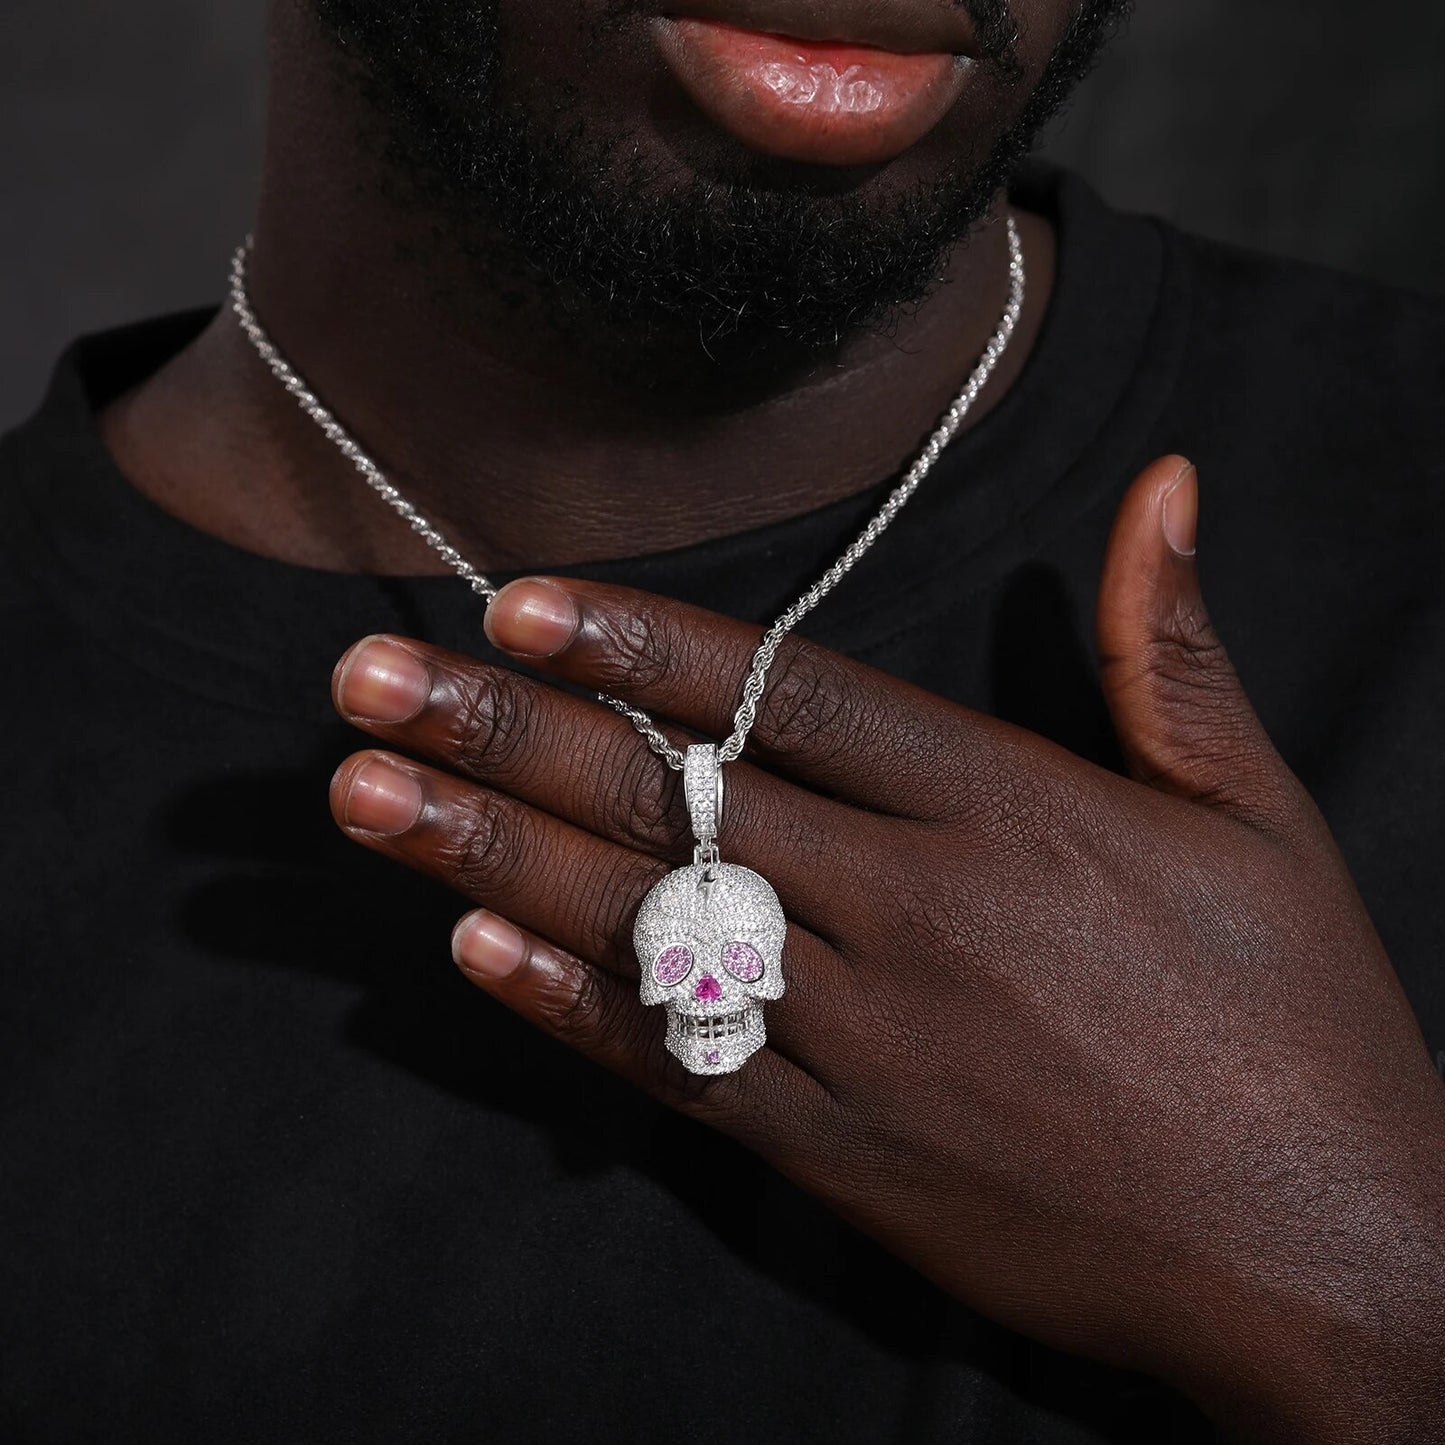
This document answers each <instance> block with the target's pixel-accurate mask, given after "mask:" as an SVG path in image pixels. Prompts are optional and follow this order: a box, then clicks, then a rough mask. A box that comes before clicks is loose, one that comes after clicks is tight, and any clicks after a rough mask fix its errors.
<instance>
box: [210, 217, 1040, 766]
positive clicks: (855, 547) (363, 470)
mask: <svg viewBox="0 0 1445 1445" xmlns="http://www.w3.org/2000/svg"><path fill="white" fill-rule="evenodd" d="M1008 248H1009V266H1008V275H1009V290H1008V301H1007V302H1006V304H1005V306H1004V310H1003V315H1002V316H1001V317H1000V318H999V323H998V326H997V327H996V328H995V330H994V333H993V335H992V336H991V337H989V340H988V345H987V346H985V347H984V349H983V354H982V355H981V356H980V357H979V359H978V362H977V364H976V365H975V366H974V368H973V371H972V372H971V373H970V375H969V378H968V380H967V382H965V384H964V387H963V390H962V391H960V392H959V393H958V395H957V396H956V397H954V399H953V401H952V403H951V404H950V405H949V408H948V410H947V411H946V412H944V414H943V417H942V419H941V420H940V421H939V423H938V426H937V428H936V429H935V430H934V432H933V434H932V435H931V436H930V437H929V438H928V440H927V442H925V443H924V446H923V450H922V451H921V452H919V454H918V456H917V457H916V458H915V460H914V462H913V465H912V466H910V467H909V468H908V470H907V472H905V473H904V475H903V480H902V481H900V482H899V483H898V485H897V486H896V487H894V489H893V490H892V491H891V492H890V493H889V494H888V498H887V500H886V501H885V502H884V503H883V505H882V506H881V507H880V508H879V509H878V511H877V513H876V514H875V515H874V517H873V519H872V520H871V521H870V522H869V523H868V525H867V526H866V527H864V528H863V530H862V531H861V532H859V534H858V535H857V536H856V537H855V538H854V539H853V541H852V542H851V543H850V544H849V546H848V548H847V550H846V551H845V552H844V553H843V554H842V556H840V557H839V558H838V560H837V561H836V562H834V563H833V565H832V566H831V567H829V568H828V570H827V571H826V572H824V573H823V575H822V576H821V577H820V578H818V580H817V581H816V582H815V583H813V585H812V586H811V587H809V588H808V590H807V591H806V592H804V593H803V595H802V596H801V597H799V598H798V600H797V601H796V602H794V603H793V605H792V606H791V607H789V608H788V610H787V611H786V612H784V613H783V614H782V616H780V617H779V618H778V620H777V621H776V622H774V623H773V625H772V626H771V627H770V628H768V630H767V632H766V633H764V635H763V640H762V641H761V642H760V643H759V644H758V648H757V651H756V652H754V653H753V661H752V666H751V667H750V668H749V670H748V676H747V680H746V681H745V682H744V683H743V691H742V701H741V702H740V703H739V704H738V709H737V712H736V713H735V714H734V715H733V730H732V732H731V733H730V734H729V735H728V737H727V739H726V741H724V742H723V743H722V744H721V745H720V746H719V747H718V762H719V763H730V762H732V761H733V760H734V759H735V758H737V757H739V756H741V754H742V751H743V746H744V744H745V743H746V742H747V737H748V734H749V733H750V732H751V731H752V727H753V723H754V722H755V721H756V720H757V715H758V703H759V701H760V700H761V699H762V696H763V689H764V687H765V686H766V685H767V679H768V669H769V668H770V667H772V665H773V659H774V658H775V657H777V655H778V648H779V647H780V646H781V645H782V641H783V639H784V638H785V637H786V636H787V635H788V633H790V632H791V631H792V630H793V629H794V628H795V627H796V626H797V625H798V623H800V622H801V621H802V620H803V618H805V617H806V616H807V615H808V614H809V613H810V612H811V611H812V610H813V609H814V608H815V607H816V606H817V605H818V604H819V603H820V602H821V601H822V600H823V599H824V598H825V597H826V596H827V595H828V594H829V593H830V592H831V591H832V590H833V589H834V588H835V587H836V586H837V585H838V584H839V583H840V582H841V581H842V580H843V578H844V577H846V576H847V575H848V573H849V572H851V571H852V570H853V568H854V567H855V566H857V564H858V562H859V560H860V559H861V558H862V556H863V554H864V553H865V552H866V551H867V550H868V549H869V548H870V547H871V546H872V545H873V544H874V543H875V542H876V541H877V540H878V539H879V537H881V536H882V535H883V533H884V532H885V531H886V530H887V529H888V527H889V525H890V524H891V523H892V521H893V519H894V518H895V517H896V516H897V515H898V514H899V512H901V511H902V510H903V508H904V506H905V505H906V504H907V503H908V501H909V499H910V498H911V497H912V496H913V494H914V492H916V491H917V490H918V487H919V484H920V483H921V482H922V481H923V479H924V477H926V476H927V475H928V474H929V472H931V471H932V470H933V465H934V463H935V462H936V461H937V460H938V459H939V457H940V456H942V455H943V452H944V449H945V448H946V447H947V446H948V444H949V443H950V442H951V441H952V440H953V438H954V437H955V436H956V435H957V433H958V429H959V427H961V426H962V425H963V421H964V418H965V417H966V416H967V415H968V414H969V412H970V411H971V410H972V409H973V404H974V402H975V401H977V400H978V395H979V393H980V392H981V391H982V390H983V389H984V387H985V386H986V385H987V384H988V379H989V377H991V376H992V375H993V372H994V368H995V367H996V366H997V365H998V363H999V359H1000V358H1001V357H1002V356H1003V354H1004V352H1005V351H1006V350H1007V349H1008V344H1009V342H1010V341H1011V340H1012V339H1013V334H1014V330H1015V328H1016V327H1017V326H1018V322H1019V316H1020V314H1021V313H1022V311H1023V305H1024V251H1023V242H1022V241H1021V240H1020V238H1019V231H1018V226H1017V224H1016V223H1015V221H1014V218H1013V217H1012V216H1009V217H1008ZM250 254H251V237H250V236H247V237H246V239H245V241H244V242H242V244H241V245H240V246H238V247H237V248H236V253H235V255H234V256H233V257H232V258H231V309H232V311H234V312H235V314H236V319H237V320H238V321H239V322H240V324H241V329H242V331H244V332H245V333H246V336H247V337H248V338H249V340H250V342H251V345H252V346H254V347H255V349H256V352H257V354H258V355H259V356H260V358H261V360H262V361H264V362H265V363H266V365H267V366H268V367H269V368H270V369H271V373H272V375H273V376H275V378H276V379H277V380H278V381H279V382H280V383H281V384H282V386H284V387H285V388H286V390H287V391H289V392H290V393H291V395H292V396H293V397H295V398H296V401H297V403H298V404H299V405H300V407H301V409H302V411H304V412H305V413H306V415H307V416H309V417H310V418H311V420H312V421H314V422H315V423H316V425H317V426H318V427H320V428H321V430H322V431H323V432H324V433H325V434H326V436H327V438H328V439H329V440H330V441H331V442H332V443H333V444H334V445H335V447H336V449H337V450H338V451H339V452H340V453H341V455H342V456H344V457H345V458H346V459H347V461H349V462H350V463H351V465H352V466H353V467H355V468H356V470H357V471H358V472H359V473H360V474H361V479H362V480H363V481H364V482H365V483H366V484H367V486H369V487H370V488H371V489H372V491H374V492H375V493H376V494H377V496H379V497H380V498H381V499H382V501H384V502H385V503H386V504H387V506H389V507H390V508H391V509H392V511H394V512H395V513H396V514H397V515H398V516H399V517H400V518H401V519H402V520H403V521H404V522H405V523H406V524H407V525H408V526H409V527H410V528H411V529H412V531H413V532H415V533H416V534H417V536H418V537H420V538H421V539H422V541H423V542H425V543H426V544H427V546H428V547H430V548H431V549H432V550H433V551H434V552H435V553H436V554H437V555H438V556H439V557H440V558H441V559H442V560H443V561H444V562H445V563H446V564H447V566H448V567H450V568H451V569H452V571H453V572H455V573H456V574H457V575H458V576H459V577H462V578H463V579H465V581H466V583H467V585H468V586H469V587H470V588H471V589H472V591H473V592H475V593H476V594H477V596H478V597H481V598H482V599H484V600H485V601H487V602H490V601H491V600H492V598H494V597H495V596H496V595H497V591H498V589H497V588H496V587H495V586H494V585H493V584H492V582H491V581H490V580H489V579H488V578H487V577H486V575H485V574H484V573H482V572H479V571H478V570H477V569H476V568H475V567H473V566H472V564H471V563H470V562H468V561H467V559H466V558H465V557H463V556H462V554H461V553H460V552H458V551H457V549H456V548H455V547H453V546H452V544H451V543H450V542H448V541H447V539H446V538H445V537H444V536H443V535H442V533H441V532H440V531H439V530H438V528H437V527H436V526H435V525H434V524H433V523H432V522H431V521H430V520H429V519H428V518H427V517H426V516H424V515H423V514H422V513H421V512H420V511H418V510H417V508H415V507H414V506H412V504H411V503H410V502H409V501H407V499H406V498H405V497H404V496H402V494H401V493H400V492H399V491H398V490H397V488H396V487H395V486H394V485H393V484H392V483H391V482H390V481H388V480H387V477H386V473H385V472H383V471H382V469H381V468H380V467H379V466H377V464H376V462H375V461H374V460H373V459H372V458H371V457H370V456H369V455H368V454H367V452H366V450H365V449H364V448H363V447H362V445H361V443H360V442H358V441H357V440H356V438H355V437H354V436H352V435H351V433H350V432H349V431H347V430H346V428H345V427H344V426H342V425H341V423H340V422H339V421H337V420H336V418H335V417H334V416H333V415H332V414H331V412H330V411H329V410H328V409H327V408H326V406H325V405H324V404H323V403H322V401H321V399H320V398H319V397H318V396H317V395H316V393H315V392H313V391H312V390H311V388H310V387H309V386H307V384H306V383H305V381H303V380H302V378H301V377H300V375H299V374H298V373H297V372H296V370H295V369H294V368H293V367H292V366H291V364H290V362H288V361H287V360H286V358H285V357H284V356H283V355H282V354H281V352H280V350H279V349H278V348H277V346H276V343H275V342H274V341H272V340H271V338H270V336H269V335H268V334H267V333H266V329H265V328H264V327H263V326H262V325H261V323H260V322H259V321H258V320H257V319H256V313H255V310H254V309H253V308H252V306H251V298H250V295H249V293H248V291H247V288H246V263H247V261H248V260H249V259H250ZM597 696H598V698H599V699H600V700H601V701H602V702H605V703H607V704H608V706H609V707H613V708H616V710H617V711H618V712H620V713H621V714H622V716H623V717H625V718H626V719H627V720H628V721H629V722H630V723H631V724H632V725H633V726H634V727H635V728H636V729H637V730H638V732H640V733H641V734H642V736H643V737H645V738H646V739H647V743H648V746H649V747H650V748H651V749H652V750H653V752H655V753H656V754H657V755H658V757H660V758H662V759H663V761H664V762H666V763H667V765H668V766H669V767H670V768H675V769H676V770H677V771H678V772H681V771H682V770H683V754H682V752H681V751H680V750H679V749H677V748H675V747H674V746H673V745H672V743H671V742H669V741H668V739H667V738H666V737H665V736H664V735H663V733H662V731H661V729H659V728H658V726H657V724H656V723H655V722H654V721H653V720H652V718H651V717H649V716H648V715H647V713H645V712H643V711H642V710H641V708H636V707H633V706H632V705H631V704H629V703H625V702H623V701H622V700H621V699H620V698H616V697H611V696H609V695H608V694H607V693H598V695H597Z"/></svg>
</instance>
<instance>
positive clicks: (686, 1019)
mask: <svg viewBox="0 0 1445 1445" xmlns="http://www.w3.org/2000/svg"><path fill="white" fill-rule="evenodd" d="M680 1023H681V1032H682V1036H683V1038H685V1039H706V1040H709V1041H711V1040H713V1039H728V1038H733V1037H735V1036H736V1035H738V1034H741V1033H746V1032H747V1014H745V1013H727V1014H713V1015H710V1016H706V1017H698V1016H696V1015H693V1014H683V1015H682V1016H681V1019H680Z"/></svg>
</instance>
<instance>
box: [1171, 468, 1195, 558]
mask: <svg viewBox="0 0 1445 1445" xmlns="http://www.w3.org/2000/svg"><path fill="white" fill-rule="evenodd" d="M1198 526H1199V473H1198V472H1197V471H1195V469H1194V465H1193V463H1189V464H1188V465H1186V466H1185V467H1184V468H1183V469H1182V470H1181V471H1180V473H1179V475H1178V476H1177V477H1175V479H1174V483H1173V485H1172V486H1171V487H1170V488H1169V490H1168V491H1167V492H1166V493H1165V494H1164V540H1165V541H1166V542H1168V543H1169V545H1170V547H1171V548H1172V549H1173V550H1174V551H1175V552H1177V553H1178V554H1179V555H1180V556H1181V557H1192V556H1193V555H1194V542H1195V533H1196V531H1197V530H1198Z"/></svg>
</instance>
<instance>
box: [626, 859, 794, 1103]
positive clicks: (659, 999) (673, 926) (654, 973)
mask: <svg viewBox="0 0 1445 1445" xmlns="http://www.w3.org/2000/svg"><path fill="white" fill-rule="evenodd" d="M786 932H787V920H786V919H785V917H784V916H783V906H782V904H781V903H779V902H778V895H777V894H776V893H775V892H773V889H772V885H771V884H769V883H768V881H767V879H765V878H763V877H762V876H761V875H760V874H757V873H754V872H753V871H752V869H751V868H744V867H742V866H740V865H739V864H737V863H714V862H710V861H705V862H699V863H693V864H691V865H689V866H688V867H685V868H675V869H673V871H672V872H671V873H669V874H668V875H667V876H666V877H665V878H663V879H662V881H661V882H659V883H658V884H656V885H655V886H654V887H653V889H652V890H651V892H649V893H648V895H647V897H646V898H644V899H643V900H642V907H641V908H640V909H639V910H638V913H637V922H636V924H635V925H634V927H633V934H632V939H633V944H634V946H635V947H636V949H637V961H638V964H639V965H640V967H641V972H642V980H641V997H642V1002H643V1003H645V1004H663V1005H665V1006H666V1008H667V1048H668V1051H669V1052H670V1053H671V1054H673V1055H674V1056H676V1057H677V1058H678V1059H679V1060H681V1062H682V1063H683V1064H684V1065H685V1066H686V1067H687V1068H688V1069H690V1070H691V1071H692V1072H693V1073H694V1074H729V1073H731V1072H732V1071H733V1070H734V1069H737V1068H740V1067H741V1066H742V1065H743V1064H744V1063H745V1062H746V1061H747V1060H748V1059H749V1058H750V1057H751V1056H752V1055H753V1054H755V1053H756V1052H757V1051H758V1050H759V1049H760V1048H762V1046H763V1044H764V1043H766V1042H767V1031H766V1029H765V1027H764V1024H763V1003H764V1001H766V1000H769V999H775V998H781V997H782V995H783V938H784V935H785V934H786ZM759 963H761V969H759V967H758V965H759ZM684 968H685V969H686V971H685V972H684V971H683V970H684Z"/></svg>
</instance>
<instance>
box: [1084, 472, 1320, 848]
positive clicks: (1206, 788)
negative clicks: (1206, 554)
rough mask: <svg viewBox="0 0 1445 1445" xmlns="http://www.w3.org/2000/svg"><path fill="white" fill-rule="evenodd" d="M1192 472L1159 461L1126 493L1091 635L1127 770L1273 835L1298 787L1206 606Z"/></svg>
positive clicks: (1290, 810)
mask: <svg viewBox="0 0 1445 1445" xmlns="http://www.w3.org/2000/svg"><path fill="white" fill-rule="evenodd" d="M1198 511H1199V478H1198V473H1197V472H1196V471H1195V469H1194V466H1193V465H1192V464H1191V463H1190V462H1188V461H1186V460H1185V459H1184V458H1183V457H1176V456H1168V457H1161V458H1159V460H1158V461H1155V462H1151V463H1150V464H1149V466H1147V467H1145V469H1144V470H1143V471H1142V472H1141V473H1140V474H1139V476H1138V477H1137V478H1135V480H1134V483H1133V485H1132V486H1131V487H1130V488H1129V490H1128V492H1126V493H1125V495H1124V500H1123V502H1122V503H1121V504H1120V507H1119V513H1118V516H1117V517H1116V518H1115V520H1114V529H1113V532H1112V533H1111V535H1110V537H1109V546H1108V551H1107V553H1106V554H1105V559H1104V574H1103V579H1102V581H1101V583H1100V586H1099V605H1098V616H1097V631H1098V643H1099V664H1100V669H1101V675H1102V681H1103V687H1104V697H1105V701H1106V702H1107V703H1108V706H1109V713H1110V716H1111V717H1112V718H1113V720H1114V728H1115V731H1116V732H1117V733H1118V735H1119V742H1120V744H1121V745H1122V747H1123V750H1124V756H1125V758H1126V760H1127V761H1128V764H1129V770H1130V772H1131V773H1132V775H1133V776H1134V777H1135V778H1137V779H1138V780H1139V781H1140V782H1142V783H1147V784H1148V785H1149V786H1150V787H1154V788H1158V789H1160V790H1162V791H1164V792H1169V793H1176V794H1178V795H1180V796H1181V797H1185V798H1190V799H1193V800H1195V801H1197V802H1200V803H1206V804H1209V805H1210V806H1212V807H1218V808H1222V809H1225V810H1227V811H1229V812H1232V813H1235V814H1237V815H1239V816H1240V817H1241V818H1243V819H1244V820H1245V821H1247V822H1250V823H1253V824H1255V825H1257V826H1263V827H1265V828H1268V829H1270V830H1272V831H1273V830H1278V829H1280V828H1281V827H1282V825H1285V824H1288V823H1289V822H1290V821H1291V820H1294V819H1297V818H1298V817H1299V806H1300V802H1301V800H1302V799H1303V797H1304V790H1303V788H1302V786H1301V785H1300V783H1299V782H1298V780H1297V779H1295V777H1294V776H1293V774H1291V773H1290V771H1289V769H1288V768H1286V767H1285V765H1284V762H1283V760H1282V759H1281V758H1280V756H1279V754H1278V753H1277V752H1276V751H1275V750H1274V747H1273V745H1272V744H1271V743H1270V741H1269V738H1268V737H1267V736H1266V735H1265V731H1264V728H1263V727H1262V726H1261V725H1260V721H1259V719H1258V718H1257V717H1256V716H1255V713H1254V709H1253V708H1252V707H1251V706H1250V703H1249V699H1248V698H1247V697H1246V696H1245V695H1244V689H1243V688H1242V687H1241V686H1240V683H1239V678H1238V677H1237V676H1236V674H1235V671H1234V668H1233V666H1232V665H1231V664H1230V661H1229V658H1228V656H1227V655H1226V653H1225V651H1224V647H1223V645H1222V644H1221V642H1220V641H1219V638H1218V636H1217V635H1216V633H1215V631H1214V627H1213V624H1212V623H1211V622H1210V620H1209V614H1208V613H1207V612H1206V611H1205V608H1204V599H1203V596H1202V595H1201V593H1200V590H1199V572H1198V567H1197V565H1196V560H1195V535H1196V520H1197V517H1198Z"/></svg>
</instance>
